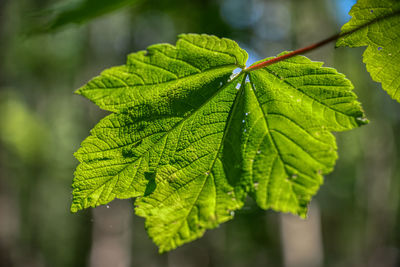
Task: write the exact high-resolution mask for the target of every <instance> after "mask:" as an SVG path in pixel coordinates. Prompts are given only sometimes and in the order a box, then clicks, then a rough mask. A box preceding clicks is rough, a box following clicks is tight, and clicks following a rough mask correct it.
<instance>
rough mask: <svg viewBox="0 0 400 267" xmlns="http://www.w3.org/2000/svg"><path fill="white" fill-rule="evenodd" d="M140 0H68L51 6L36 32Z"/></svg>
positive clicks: (98, 14) (87, 18) (88, 18)
mask: <svg viewBox="0 0 400 267" xmlns="http://www.w3.org/2000/svg"><path fill="white" fill-rule="evenodd" d="M139 1H140V0H112V1H110V0H75V1H73V0H69V1H65V3H63V4H62V5H58V6H57V7H54V8H51V9H49V10H47V11H45V12H44V13H50V14H51V16H50V15H47V17H49V19H48V21H46V23H45V24H44V25H43V26H41V27H39V28H38V29H36V30H35V31H36V32H45V31H55V30H58V29H59V28H62V27H64V26H66V25H68V24H71V23H75V24H82V23H85V22H87V21H90V20H92V19H94V18H97V17H99V16H102V15H105V14H108V13H111V12H113V11H116V10H118V9H121V8H124V7H126V6H129V5H132V4H136V3H137V2H139Z"/></svg>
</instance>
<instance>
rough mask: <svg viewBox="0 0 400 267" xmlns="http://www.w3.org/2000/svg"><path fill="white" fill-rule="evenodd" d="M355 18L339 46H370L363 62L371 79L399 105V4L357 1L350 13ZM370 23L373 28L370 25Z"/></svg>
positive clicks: (344, 29) (395, 0) (345, 28)
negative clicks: (379, 84) (380, 84)
mask: <svg viewBox="0 0 400 267" xmlns="http://www.w3.org/2000/svg"><path fill="white" fill-rule="evenodd" d="M349 14H350V15H351V16H352V18H351V19H350V21H349V22H348V23H346V24H345V25H343V27H342V34H343V33H346V32H350V31H352V30H354V29H357V28H359V27H363V25H366V26H365V27H363V28H362V29H360V30H358V31H356V32H354V33H351V34H349V35H346V36H343V37H341V38H340V39H339V40H338V41H337V44H336V45H337V46H350V47H359V46H367V48H366V50H365V52H364V54H363V61H364V63H365V64H366V66H367V70H368V72H369V73H370V75H371V77H372V79H373V80H374V81H376V82H380V83H382V87H383V89H384V90H385V91H387V93H388V94H389V95H390V96H391V97H392V98H393V99H395V100H397V101H398V102H400V53H399V49H400V35H399V32H400V1H398V0H380V1H375V0H358V2H357V4H355V5H354V6H353V7H352V9H351V11H350V13H349ZM368 23H370V24H368Z"/></svg>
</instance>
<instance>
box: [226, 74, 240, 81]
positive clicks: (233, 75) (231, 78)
mask: <svg viewBox="0 0 400 267" xmlns="http://www.w3.org/2000/svg"><path fill="white" fill-rule="evenodd" d="M236 76H238V73H232V74H231V76H230V77H229V80H228V82H230V81H232V80H233V79H235V78H236Z"/></svg>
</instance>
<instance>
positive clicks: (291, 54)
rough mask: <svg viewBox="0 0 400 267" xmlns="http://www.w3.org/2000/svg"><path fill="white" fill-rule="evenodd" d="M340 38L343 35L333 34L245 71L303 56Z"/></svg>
mask: <svg viewBox="0 0 400 267" xmlns="http://www.w3.org/2000/svg"><path fill="white" fill-rule="evenodd" d="M341 36H343V35H340V34H335V35H333V36H331V37H329V38H327V39H325V40H322V41H320V42H318V43H315V44H312V45H309V46H306V47H303V48H300V49H297V50H295V51H292V52H290V53H288V54H285V55H282V56H279V57H274V58H272V59H270V60H266V61H263V62H260V63H258V64H255V65H252V66H250V67H248V68H246V70H245V71H252V70H257V69H261V68H264V67H266V66H269V65H271V64H274V63H277V62H279V61H282V60H285V59H288V58H291V57H294V56H297V55H299V54H304V53H306V52H309V51H311V50H314V49H316V48H318V47H320V46H323V45H325V44H327V43H330V42H332V41H335V40H337V39H339V37H341Z"/></svg>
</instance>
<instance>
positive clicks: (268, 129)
mask: <svg viewBox="0 0 400 267" xmlns="http://www.w3.org/2000/svg"><path fill="white" fill-rule="evenodd" d="M246 60H247V53H246V52H245V51H244V50H242V49H240V48H239V46H238V45H237V44H236V43H235V42H234V41H231V40H229V39H219V38H217V37H215V36H208V35H196V34H188V35H180V36H179V39H178V42H177V44H176V47H174V46H172V45H168V44H159V45H153V46H150V47H148V49H147V51H140V52H138V53H134V54H131V55H129V57H128V62H127V64H126V65H123V66H118V67H113V68H111V69H108V70H105V71H104V72H103V73H102V74H101V75H100V76H98V77H96V78H94V79H93V80H91V81H90V82H89V83H88V84H87V85H85V86H84V87H82V88H81V89H79V90H78V91H77V93H78V94H81V95H83V96H85V97H87V98H88V99H90V100H92V101H93V102H94V103H96V104H97V105H98V106H99V107H101V108H103V109H106V110H109V111H112V112H114V113H113V114H111V115H109V116H107V117H106V118H104V119H103V120H102V121H101V122H100V123H99V124H98V125H96V127H95V128H94V129H93V130H92V132H91V134H92V135H91V136H90V137H88V138H87V139H86V140H85V141H84V142H83V143H82V147H81V148H80V149H79V150H78V152H76V154H75V156H76V157H77V159H78V160H79V161H80V162H81V164H80V165H79V166H78V168H77V170H76V172H75V178H74V182H73V187H74V190H73V196H74V198H73V203H72V206H71V210H72V211H73V212H76V211H78V210H80V209H83V208H87V207H95V206H98V205H101V204H106V203H108V202H110V201H111V200H113V199H114V198H131V197H138V199H137V201H136V203H135V204H136V209H135V210H136V213H137V214H138V215H140V216H143V217H145V218H146V228H147V230H148V232H149V235H150V236H151V237H152V238H153V240H154V242H155V243H156V244H157V245H158V246H159V247H160V251H161V252H163V251H168V250H171V249H174V248H176V247H177V246H179V245H182V244H183V243H186V242H189V241H191V240H194V239H196V238H198V237H200V236H202V235H203V233H204V231H205V230H206V229H211V228H214V227H216V226H218V224H220V223H222V222H225V221H227V220H229V219H231V218H232V217H233V215H234V211H235V210H237V209H240V208H241V207H242V206H243V204H244V200H245V198H246V196H247V194H250V195H252V196H253V198H254V199H255V200H256V202H257V203H258V205H259V206H260V207H261V208H263V209H269V208H272V209H274V210H277V211H283V212H291V213H294V214H298V215H300V216H302V217H305V216H306V212H307V205H308V203H309V201H310V200H311V198H312V196H313V195H314V194H315V193H316V191H317V190H318V188H319V186H320V185H321V183H322V182H323V179H322V176H323V175H325V174H327V173H329V172H331V171H332V170H333V166H334V163H335V161H336V158H337V155H336V142H335V138H334V136H333V135H332V134H331V132H332V131H335V132H338V131H344V130H349V129H352V128H355V127H358V126H360V125H363V124H365V123H367V120H366V119H365V117H364V114H363V111H362V109H361V107H360V104H359V103H358V102H357V100H356V95H355V94H354V93H353V92H352V89H353V86H352V84H351V83H350V81H349V80H347V79H346V78H345V77H344V75H342V74H339V73H337V71H336V70H334V69H331V68H324V67H322V63H319V62H312V61H310V60H309V59H307V58H305V57H302V56H296V57H293V58H290V59H288V60H286V61H282V62H278V63H276V64H274V65H271V66H268V67H265V68H263V69H259V70H252V71H250V70H246V69H245V62H246ZM236 68H241V69H242V71H241V72H240V73H239V74H237V75H233V74H232V73H233V71H234V69H236Z"/></svg>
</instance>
